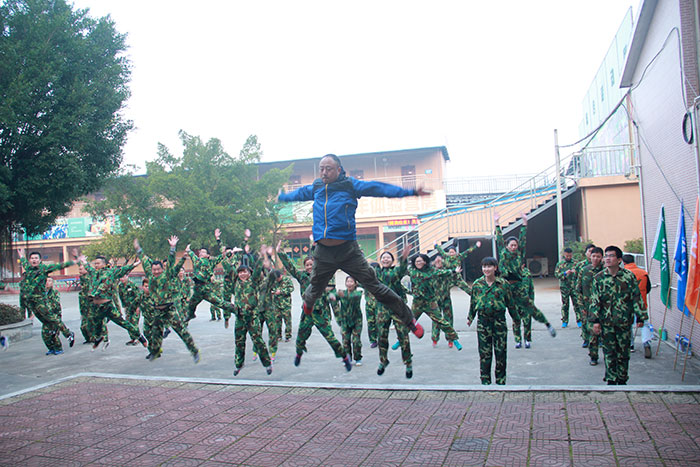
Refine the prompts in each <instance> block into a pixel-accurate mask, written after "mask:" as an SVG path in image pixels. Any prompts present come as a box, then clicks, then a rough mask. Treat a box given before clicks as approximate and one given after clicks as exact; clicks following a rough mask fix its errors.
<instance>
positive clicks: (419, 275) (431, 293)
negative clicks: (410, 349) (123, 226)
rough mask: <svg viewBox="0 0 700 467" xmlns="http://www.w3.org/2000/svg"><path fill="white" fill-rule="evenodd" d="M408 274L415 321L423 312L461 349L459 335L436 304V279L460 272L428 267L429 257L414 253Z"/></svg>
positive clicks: (439, 279) (445, 278)
mask: <svg viewBox="0 0 700 467" xmlns="http://www.w3.org/2000/svg"><path fill="white" fill-rule="evenodd" d="M411 266H413V267H412V268H411V269H409V271H408V274H409V276H410V277H411V294H412V295H413V304H412V305H413V316H414V317H415V319H416V321H417V320H418V319H419V318H420V316H421V315H422V314H423V313H425V314H426V315H428V316H429V317H430V319H431V320H432V321H433V326H436V327H438V329H440V330H441V331H443V332H444V333H445V338H446V339H447V340H448V341H451V342H452V343H453V344H454V346H455V347H456V348H457V350H462V345H461V344H460V343H459V335H458V334H457V332H456V331H455V329H454V327H453V326H452V325H451V324H450V323H448V322H447V320H445V318H443V317H442V316H441V315H440V312H439V310H438V305H437V299H438V295H437V290H438V281H445V282H446V281H447V277H449V276H450V275H452V274H454V272H455V271H456V272H460V271H461V268H460V267H459V266H457V269H454V270H453V269H435V268H432V267H430V258H428V255H425V254H423V253H421V254H418V255H416V256H415V257H414V258H413V260H412V261H411Z"/></svg>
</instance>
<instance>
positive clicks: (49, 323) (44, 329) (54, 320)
mask: <svg viewBox="0 0 700 467" xmlns="http://www.w3.org/2000/svg"><path fill="white" fill-rule="evenodd" d="M24 305H25V306H26V307H27V310H28V311H29V312H30V313H33V314H34V316H36V318H37V319H38V320H39V322H41V340H43V341H44V345H45V346H46V348H47V349H48V350H62V349H63V345H62V344H61V339H60V338H59V337H58V335H59V333H61V334H63V336H64V337H66V338H67V337H68V336H70V334H71V332H70V329H68V328H67V327H66V325H65V324H64V323H63V321H62V320H61V315H60V314H58V313H55V312H52V311H51V310H50V309H49V307H48V304H47V303H46V300H44V299H43V297H41V298H39V297H37V298H34V297H31V296H28V297H25V298H24Z"/></svg>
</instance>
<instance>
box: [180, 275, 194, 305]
mask: <svg viewBox="0 0 700 467" xmlns="http://www.w3.org/2000/svg"><path fill="white" fill-rule="evenodd" d="M178 272H179V271H178ZM176 285H177V297H178V300H180V301H181V302H183V303H187V302H189V301H190V298H191V297H192V288H193V287H194V282H192V279H190V278H189V277H187V276H185V277H184V278H183V279H180V278H179V277H178V278H177V282H176Z"/></svg>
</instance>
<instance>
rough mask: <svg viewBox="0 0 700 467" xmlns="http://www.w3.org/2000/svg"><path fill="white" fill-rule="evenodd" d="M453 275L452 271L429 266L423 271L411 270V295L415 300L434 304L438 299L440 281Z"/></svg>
mask: <svg viewBox="0 0 700 467" xmlns="http://www.w3.org/2000/svg"><path fill="white" fill-rule="evenodd" d="M453 273H454V271H453V270H452V269H434V268H431V267H428V266H425V267H423V269H415V268H411V269H410V270H409V276H410V277H411V294H412V295H413V299H414V300H415V299H420V300H425V301H427V302H434V301H435V300H437V299H438V296H437V284H438V281H440V280H443V281H444V280H445V278H447V277H448V276H449V275H451V274H453Z"/></svg>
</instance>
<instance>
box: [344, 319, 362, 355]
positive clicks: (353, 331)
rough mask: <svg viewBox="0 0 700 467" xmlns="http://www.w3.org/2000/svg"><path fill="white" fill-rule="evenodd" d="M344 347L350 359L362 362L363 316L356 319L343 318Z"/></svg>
mask: <svg viewBox="0 0 700 467" xmlns="http://www.w3.org/2000/svg"><path fill="white" fill-rule="evenodd" d="M342 329H343V347H344V348H345V351H346V352H347V354H348V355H350V358H352V359H353V360H356V361H357V360H362V314H360V315H358V316H357V317H356V318H355V319H348V317H347V316H344V317H343V326H342Z"/></svg>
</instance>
